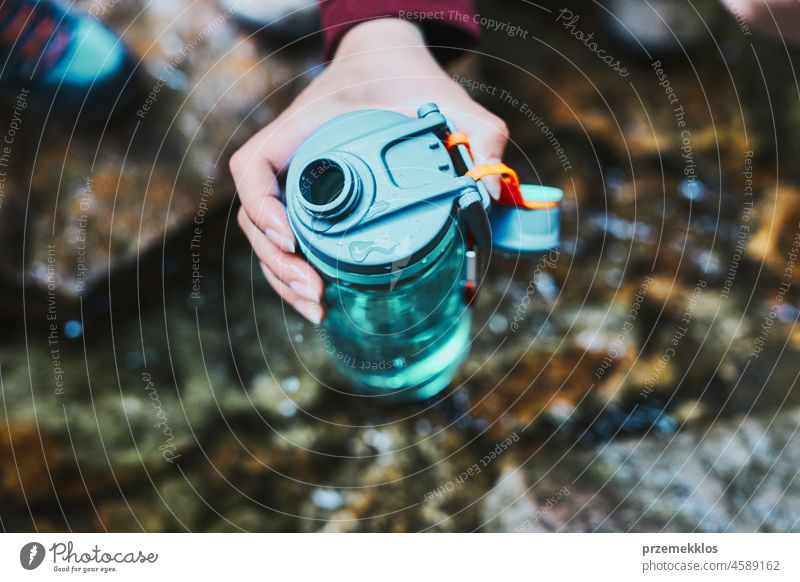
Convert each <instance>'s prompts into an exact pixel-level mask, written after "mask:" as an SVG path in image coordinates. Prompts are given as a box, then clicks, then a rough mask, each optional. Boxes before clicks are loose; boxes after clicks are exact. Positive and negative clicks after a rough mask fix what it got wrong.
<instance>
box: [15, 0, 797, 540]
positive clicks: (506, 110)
mask: <svg viewBox="0 0 800 582" xmlns="http://www.w3.org/2000/svg"><path fill="white" fill-rule="evenodd" d="M78 4H79V5H80V6H82V8H83V9H84V10H85V11H87V12H88V13H89V14H90V15H92V16H93V17H96V18H98V19H100V20H102V21H104V22H106V23H107V24H108V25H109V26H110V27H111V28H112V29H113V30H114V31H115V32H117V33H118V34H119V35H120V36H121V38H122V39H123V41H124V42H125V43H126V44H127V46H128V47H129V48H130V50H131V52H132V53H133V55H135V58H136V60H137V61H138V67H137V69H138V75H137V77H136V78H135V79H133V80H132V81H131V84H130V86H129V87H128V89H126V92H128V93H129V94H130V95H132V97H131V98H130V101H131V103H130V104H128V105H127V106H125V107H120V109H119V111H116V112H115V114H114V115H113V116H112V117H110V118H107V119H104V120H103V122H102V123H99V124H98V123H94V124H84V123H83V122H82V121H81V120H80V119H79V118H76V119H73V118H71V117H67V118H65V114H64V113H60V112H59V111H51V112H50V114H49V115H48V116H41V115H34V114H33V113H32V112H23V113H22V115H19V113H20V112H19V111H18V110H17V109H18V108H15V100H14V99H13V98H11V99H9V100H7V102H4V104H3V107H2V113H0V132H2V133H3V134H4V135H5V136H6V138H8V136H9V135H10V133H9V132H11V131H12V130H13V136H12V142H13V144H11V147H10V150H8V151H6V152H5V153H6V155H7V156H8V159H7V160H3V159H0V162H2V170H3V175H2V182H1V184H2V189H0V290H1V291H2V295H1V296H2V298H3V301H2V302H0V389H1V390H0V394H1V395H2V399H1V400H0V527H1V528H2V529H3V530H7V531H34V530H37V531H68V530H71V531H187V530H191V531H419V530H433V531H473V530H478V531H692V530H697V531H798V530H800V482H798V470H799V469H798V467H800V446H798V445H800V439H799V438H798V437H797V429H798V426H799V425H800V390H798V389H797V387H796V382H797V376H798V373H800V358H798V351H800V332H799V331H798V329H797V327H796V322H797V318H798V313H800V311H798V309H800V303H799V301H800V300H799V298H798V289H797V287H798V285H800V267H796V266H795V262H796V260H797V254H798V252H800V165H799V164H798V163H797V160H798V159H800V141H799V140H798V138H797V136H798V135H800V85H798V80H797V69H796V63H797V62H798V60H799V59H800V52H798V50H797V49H796V48H792V47H791V45H789V44H788V43H785V42H784V41H782V40H781V39H780V38H775V37H769V36H763V35H761V34H759V33H758V32H756V31H755V30H753V29H752V27H750V26H749V25H748V22H747V21H746V20H745V19H744V18H743V17H737V16H736V15H735V14H731V13H730V12H729V11H726V10H725V9H724V8H723V6H722V5H721V4H720V3H719V2H716V1H701V0H697V1H694V2H684V1H682V0H681V1H674V2H665V1H652V0H651V1H650V2H639V1H637V0H615V1H607V2H592V1H584V2H559V3H555V2H539V3H537V4H532V3H529V2H521V1H513V0H507V1H503V2H488V1H482V2H478V3H477V12H478V14H479V17H480V18H481V19H482V22H481V24H482V28H483V31H482V34H483V39H482V44H481V46H480V47H479V50H477V51H476V52H474V53H470V54H469V55H467V56H466V58H464V59H462V60H460V61H459V62H457V63H455V64H454V65H452V67H451V68H452V73H453V74H454V75H458V78H460V79H471V80H477V81H479V83H485V84H486V85H485V86H484V88H483V89H481V88H480V86H478V85H479V83H476V84H474V85H476V86H475V87H474V88H473V89H472V90H471V92H472V95H473V97H474V98H475V99H476V100H478V101H479V102H480V103H482V104H483V105H484V106H486V107H487V108H488V109H490V110H491V111H493V112H495V113H497V114H499V115H501V116H502V117H503V118H504V119H505V120H506V121H507V123H508V125H509V127H510V128H511V142H510V144H509V148H508V153H507V160H506V161H507V162H508V163H509V164H510V165H512V166H513V167H515V168H516V169H517V170H518V172H519V173H520V176H521V178H522V179H523V181H527V182H541V183H544V184H552V185H556V186H559V187H561V188H562V189H563V190H564V192H565V201H564V207H563V211H562V221H563V223H562V246H561V249H560V251H559V253H558V254H557V256H555V257H551V258H549V259H547V260H545V258H540V259H533V260H511V259H500V258H498V257H493V259H492V262H491V265H490V267H489V272H488V275H487V279H486V280H485V281H484V284H483V288H482V291H481V293H480V294H479V296H478V299H477V301H476V304H475V306H474V309H475V317H474V329H473V333H474V343H473V346H472V351H471V355H470V357H469V360H468V362H467V364H466V365H465V366H464V368H463V370H462V372H461V375H460V376H459V378H458V381H457V382H456V383H455V384H454V385H453V386H451V387H450V388H449V389H448V390H446V391H445V392H444V393H443V394H442V395H441V396H440V397H439V398H437V399H436V400H435V401H433V402H425V403H419V404H415V405H403V406H391V407H390V406H376V405H374V404H373V403H371V402H370V401H369V399H366V400H367V401H364V399H357V398H353V397H348V396H345V395H343V394H342V393H341V392H343V391H344V392H346V391H347V387H346V386H342V385H341V384H340V383H339V382H340V380H338V379H337V377H336V376H335V375H334V374H333V371H332V369H331V368H330V365H329V364H328V363H327V361H326V354H325V350H324V349H323V346H322V343H321V341H320V337H319V333H318V331H317V330H315V328H314V327H313V326H312V325H310V324H308V323H307V322H305V320H302V319H301V318H300V317H299V316H298V315H297V314H295V313H294V312H293V311H292V310H291V309H290V308H288V307H284V306H283V305H282V304H281V302H280V301H279V300H278V298H277V297H276V296H275V294H274V293H273V292H272V290H271V289H270V288H269V287H268V285H267V283H266V282H265V281H264V280H263V277H262V275H261V272H260V270H259V268H258V264H257V262H256V261H255V260H254V257H253V255H252V253H251V250H250V248H249V246H248V244H247V242H246V240H245V239H244V237H243V235H242V234H241V233H240V231H239V229H238V227H237V226H236V220H235V216H236V210H237V209H238V202H237V201H236V199H235V193H234V188H233V185H232V180H231V178H230V175H229V173H228V169H227V160H228V157H229V156H230V154H231V153H232V152H233V151H235V149H236V147H237V146H239V145H241V144H242V143H243V141H244V140H245V139H246V138H247V137H249V136H250V135H251V134H252V133H254V132H255V131H256V130H257V129H258V128H260V127H262V126H264V125H265V124H267V123H268V122H269V121H270V120H271V119H273V118H274V117H275V116H276V115H277V114H278V113H279V112H280V111H281V110H282V109H283V108H284V107H286V105H287V104H288V103H290V102H291V99H292V97H293V96H294V95H295V94H297V92H298V91H299V90H300V89H301V88H302V87H303V86H305V84H307V83H308V82H309V80H310V79H312V78H313V77H314V75H315V74H316V73H318V72H319V70H320V69H319V68H320V67H321V65H322V61H321V54H320V51H321V42H320V39H319V38H318V35H317V34H314V33H313V31H314V30H316V27H317V26H318V22H317V16H316V12H315V10H314V9H310V10H304V11H301V12H299V13H295V14H294V15H293V16H292V18H290V19H286V18H285V19H282V20H281V17H282V16H285V15H286V14H288V13H289V12H291V11H292V10H295V9H296V8H297V7H298V6H300V5H303V4H308V3H307V2H305V3H304V2H302V1H300V0H284V1H281V2H265V3H264V4H265V5H268V6H265V7H264V10H265V11H266V12H269V14H267V16H266V18H269V19H272V20H275V21H276V22H275V23H274V24H273V25H271V26H269V27H267V28H266V29H264V30H261V31H260V32H257V33H255V32H254V31H253V29H252V27H251V26H248V22H247V19H246V18H244V17H242V16H241V15H237V14H236V13H232V12H230V11H226V10H227V7H226V6H225V5H221V4H220V3H219V2H217V1H215V0H194V1H193V0H162V1H160V2H147V1H145V0H126V1H125V2H116V1H114V0H93V1H85V2H79V3H78ZM223 4H224V3H223ZM565 10H566V11H568V12H569V15H568V14H567V13H566V12H564V11H565ZM262 16H263V15H262ZM575 16H578V19H577V20H575V19H574V17H575ZM493 23H501V25H494V24H493ZM502 23H506V24H505V25H502ZM250 24H252V23H250ZM579 33H580V34H579ZM590 33H591V34H593V37H592V39H591V40H588V39H587V38H586V35H588V34H590ZM673 33H674V34H673ZM306 35H309V36H306ZM298 39H299V40H298ZM600 50H602V51H603V52H602V54H601V53H600V52H599V51H600ZM490 87H494V88H496V90H494V91H492V90H489V89H488V88H490ZM15 111H16V118H15ZM6 143H8V142H7V141H6ZM0 153H2V152H0Z"/></svg>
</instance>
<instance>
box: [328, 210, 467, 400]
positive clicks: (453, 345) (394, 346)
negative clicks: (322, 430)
mask: <svg viewBox="0 0 800 582" xmlns="http://www.w3.org/2000/svg"><path fill="white" fill-rule="evenodd" d="M448 236H450V238H451V240H450V243H449V245H448V247H447V249H446V250H445V251H444V252H443V253H442V254H441V255H440V256H439V257H437V258H436V259H435V260H434V261H433V262H432V263H431V265H429V267H428V268H427V270H425V271H424V272H423V273H422V274H421V275H418V276H417V277H416V278H413V279H410V280H405V281H403V280H401V281H399V282H398V283H397V284H396V285H395V286H393V287H391V286H389V287H387V288H382V289H363V288H357V287H352V286H348V285H346V284H344V283H337V282H333V283H330V284H328V285H327V288H326V292H325V301H326V305H327V306H328V317H327V318H326V320H325V324H324V325H325V330H326V332H327V334H328V337H329V338H330V344H329V346H328V347H327V348H326V349H327V351H328V353H330V354H331V356H332V357H333V359H334V362H335V364H336V367H337V369H338V370H339V372H340V373H341V374H342V375H343V376H344V377H345V380H347V383H348V384H349V385H351V386H352V387H353V388H354V389H355V390H356V391H357V392H359V393H361V394H365V395H370V396H386V397H391V398H392V399H393V400H397V399H401V400H413V399H422V398H429V397H430V396H433V395H434V394H436V393H437V392H439V391H441V390H443V389H444V388H446V387H447V385H448V384H449V383H450V381H451V380H452V379H453V376H455V374H456V372H457V371H458V368H459V366H460V365H461V363H462V362H463V360H464V358H465V357H466V355H467V352H468V350H469V342H470V326H471V315H470V311H469V309H468V308H467V305H466V301H465V297H464V277H465V259H464V250H465V248H464V244H463V242H462V240H461V236H460V235H459V234H458V231H457V230H456V228H455V226H454V227H453V229H452V231H451V232H450V234H449V235H448Z"/></svg>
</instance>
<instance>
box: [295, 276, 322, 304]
mask: <svg viewBox="0 0 800 582" xmlns="http://www.w3.org/2000/svg"><path fill="white" fill-rule="evenodd" d="M289 287H291V288H292V290H293V291H294V292H295V293H297V294H298V295H300V297H305V298H306V299H309V300H311V301H314V302H317V301H319V295H318V294H317V293H316V292H315V291H314V290H313V289H312V288H311V286H310V285H307V284H305V283H301V282H300V281H291V282H290V283H289Z"/></svg>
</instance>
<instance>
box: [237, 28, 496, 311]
mask: <svg viewBox="0 0 800 582" xmlns="http://www.w3.org/2000/svg"><path fill="white" fill-rule="evenodd" d="M428 102H435V103H436V104H438V105H439V109H440V110H441V111H442V113H443V114H444V115H445V116H446V117H448V118H449V119H450V120H451V121H452V122H453V123H454V124H455V126H456V128H457V129H458V130H459V131H463V132H465V133H466V134H467V135H468V136H469V137H470V143H471V145H472V151H473V155H474V156H475V158H476V160H477V161H478V162H481V163H494V162H499V161H500V159H501V158H502V156H503V150H504V148H505V145H506V141H507V140H508V130H507V128H506V125H505V123H504V122H503V121H502V120H501V119H500V118H498V117H496V116H495V115H493V114H491V113H489V112H488V111H487V110H486V109H484V108H483V107H481V106H480V105H478V104H477V103H476V102H475V101H473V100H472V99H471V98H470V97H469V95H468V94H467V92H466V91H465V90H464V89H463V88H462V87H461V86H460V85H458V84H457V83H456V82H455V81H454V80H453V79H452V78H451V77H450V76H448V75H447V73H445V71H444V70H443V69H442V68H441V67H440V66H439V64H438V63H437V62H436V60H435V59H434V58H433V57H432V56H431V54H430V52H429V51H428V49H427V47H426V46H425V42H424V38H423V36H422V33H421V32H420V30H419V29H418V28H417V26H416V25H414V24H411V23H409V22H406V21H402V20H398V19H392V18H387V19H380V20H371V21H369V22H365V23H362V24H359V25H358V26H356V27H354V28H353V29H351V30H350V31H349V32H348V33H347V34H346V35H345V36H344V37H343V38H342V40H341V42H340V44H339V48H338V50H337V52H336V55H335V57H334V59H333V61H332V62H331V64H330V65H329V66H328V67H327V68H326V69H325V71H324V72H323V73H322V74H320V76H319V77H317V78H316V79H314V81H313V82H312V83H311V84H310V85H309V86H308V87H307V88H306V89H305V90H304V91H303V92H302V93H300V95H299V96H298V97H297V98H296V99H295V100H294V102H293V103H292V104H291V106H289V108H288V109H286V110H285V111H284V112H283V113H282V114H281V115H280V116H278V118H277V119H276V120H275V121H273V122H272V123H270V124H269V125H268V126H267V127H265V128H264V129H262V130H261V131H259V132H258V133H257V134H256V135H254V136H253V137H252V138H251V139H250V140H249V141H248V142H247V143H246V144H245V145H244V146H242V147H241V149H239V150H238V151H237V152H236V153H235V154H234V155H233V156H232V157H231V161H230V168H231V173H232V174H233V178H234V181H235V182H236V188H237V190H238V192H239V196H240V198H241V201H242V208H241V209H240V210H239V217H238V218H239V225H240V226H241V228H242V230H243V231H244V233H245V235H246V236H247V238H248V240H249V241H250V244H252V245H253V250H254V251H255V253H256V255H257V256H258V258H259V260H260V261H261V269H262V270H263V272H264V276H265V277H266V278H267V281H269V283H270V285H272V287H273V288H274V289H275V291H276V292H277V293H278V295H280V296H281V297H282V298H283V299H284V300H285V301H287V302H288V303H290V304H291V305H292V306H293V307H294V308H295V309H296V310H297V311H298V312H300V313H301V314H302V315H303V316H305V317H306V318H307V319H309V320H310V321H312V322H314V323H319V321H321V320H322V318H324V315H325V313H324V308H323V306H322V292H323V282H322V279H321V278H320V276H319V274H317V272H316V271H315V270H314V269H313V268H312V267H311V266H310V265H309V264H308V263H307V262H306V261H304V260H303V259H302V258H301V257H299V256H298V255H296V254H295V250H296V245H295V239H294V235H293V234H292V231H291V229H290V228H289V221H288V219H287V217H286V209H285V208H284V206H283V205H282V204H281V202H280V201H279V199H278V185H277V181H276V175H277V174H278V173H279V172H280V171H281V170H283V169H285V166H286V165H287V164H288V162H289V160H290V158H291V156H292V155H293V154H294V152H295V150H296V149H297V147H298V146H299V145H300V144H301V143H302V142H303V141H304V140H305V139H306V137H308V135H309V134H310V133H311V132H313V131H314V130H315V129H316V128H317V127H319V126H320V125H322V124H323V123H325V122H326V121H328V120H329V119H332V118H333V117H336V116H337V115H341V114H343V113H347V112H349V111H354V110H357V109H389V110H393V111H397V112H399V113H403V114H405V115H409V116H412V117H413V116H415V112H416V110H417V108H418V107H419V106H420V105H422V104H424V103H428Z"/></svg>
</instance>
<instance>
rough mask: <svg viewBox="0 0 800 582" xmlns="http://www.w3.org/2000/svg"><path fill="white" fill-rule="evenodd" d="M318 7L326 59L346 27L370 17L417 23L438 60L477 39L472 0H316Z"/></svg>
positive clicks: (471, 43)
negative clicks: (392, 18)
mask: <svg viewBox="0 0 800 582" xmlns="http://www.w3.org/2000/svg"><path fill="white" fill-rule="evenodd" d="M319 7H320V17H321V21H322V34H323V38H324V42H325V58H327V59H330V58H331V57H332V56H333V54H334V51H336V47H337V46H338V44H339V41H340V40H341V38H342V36H344V34H345V33H346V32H347V31H348V30H350V29H351V28H353V27H354V26H355V25H357V24H359V23H360V22H363V21H365V20H369V19H372V18H385V17H394V18H401V19H403V20H408V21H410V22H414V23H417V24H419V25H421V26H422V30H423V32H424V33H425V39H426V42H427V43H428V45H430V46H431V47H432V50H433V52H434V53H435V54H436V56H437V57H438V58H440V59H442V60H447V59H449V58H452V57H454V56H456V55H457V54H458V49H464V48H467V47H469V46H472V45H473V44H474V43H475V42H476V41H477V39H478V31H479V26H478V24H477V22H476V21H475V10H474V7H473V4H472V0H319ZM454 49H455V50H454Z"/></svg>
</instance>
